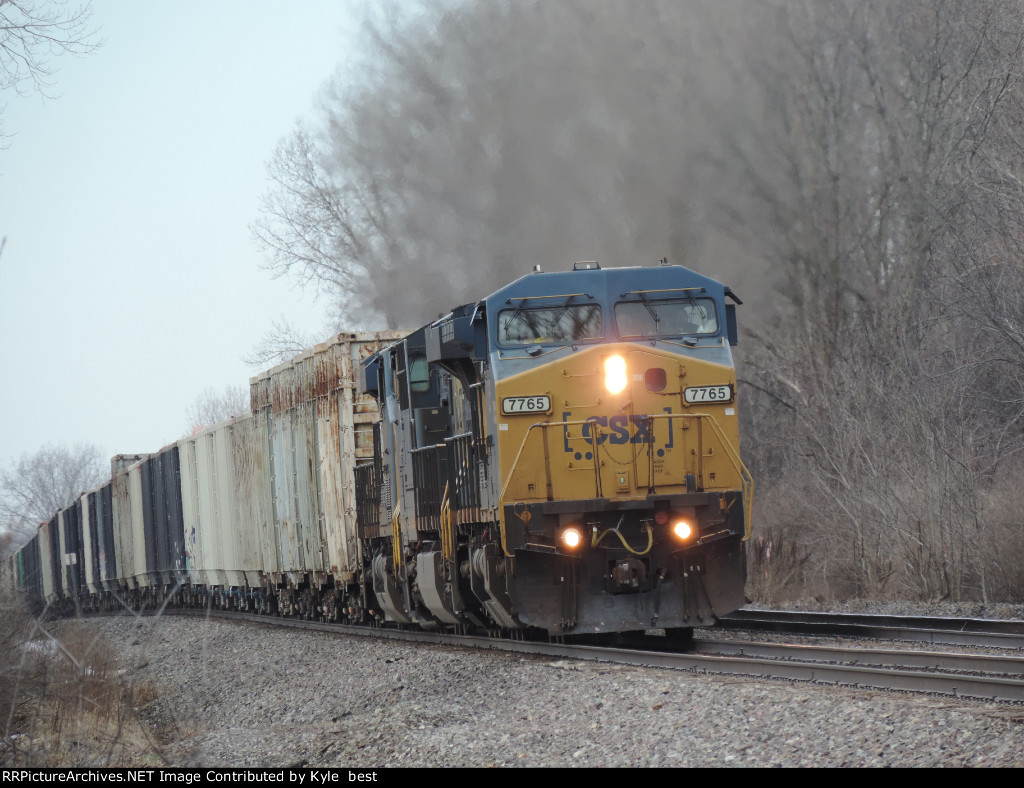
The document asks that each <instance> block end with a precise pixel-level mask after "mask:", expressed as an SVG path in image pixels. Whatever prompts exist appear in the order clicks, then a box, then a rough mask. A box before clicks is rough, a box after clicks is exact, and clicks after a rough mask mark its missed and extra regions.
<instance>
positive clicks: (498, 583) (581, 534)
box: [356, 263, 753, 635]
mask: <svg viewBox="0 0 1024 788" xmlns="http://www.w3.org/2000/svg"><path fill="white" fill-rule="evenodd" d="M739 303H740V301H739V299H738V298H736V297H735V295H733V294H732V292H731V291H730V290H729V289H728V288H726V287H724V286H723V285H722V284H720V283H718V282H715V281H714V280H712V279H709V278H708V277H705V276H702V275H700V274H697V273H695V272H693V271H690V270H688V269H686V268H683V267H681V266H674V265H667V264H663V265H661V266H657V267H646V268H601V267H600V266H599V265H598V264H596V263H578V264H576V265H575V266H574V269H573V270H572V271H570V272H562V273H542V272H540V270H539V269H538V270H536V271H535V272H534V273H532V274H529V275H527V276H524V277H522V278H521V279H518V280H517V281H515V282H513V283H511V284H510V285H508V286H506V287H504V288H502V289H501V290H499V291H497V292H496V293H494V294H493V295H491V296H489V297H488V298H485V299H483V300H482V301H479V302H476V303H472V304H467V305H465V306H462V307H459V308H457V309H455V310H454V311H452V312H451V313H450V314H448V315H446V316H444V317H443V318H440V319H439V320H437V321H435V322H433V323H431V324H430V325H427V326H424V327H423V328H421V329H419V330H418V331H415V332H413V333H411V334H409V335H408V336H407V337H406V338H405V339H404V340H402V341H400V342H398V343H396V344H393V345H391V346H389V347H387V348H384V349H382V350H380V351H378V352H377V353H376V354H375V355H373V356H372V357H371V358H370V359H368V361H367V362H366V363H365V365H364V373H365V390H366V391H367V392H369V393H371V394H373V395H374V396H375V398H376V399H377V401H378V404H379V407H380V412H381V420H380V422H379V423H378V424H377V425H376V427H375V432H374V461H373V463H372V465H367V466H364V467H362V468H358V469H357V472H356V473H357V476H356V490H357V509H358V516H357V536H358V539H359V540H360V542H361V546H362V555H363V558H364V567H365V571H364V577H363V594H362V598H363V599H364V600H366V603H367V604H368V607H369V608H371V609H372V610H373V615H375V616H377V617H378V618H380V619H383V620H386V621H394V622H399V623H403V624H416V623H418V624H420V625H421V626H426V627H434V626H438V625H440V626H449V627H455V628H459V627H465V628H475V627H481V626H482V627H488V628H502V629H504V628H509V629H514V628H523V627H536V628H540V629H545V630H547V631H548V632H550V633H552V634H554V635H571V634H584V633H602V632H621V631H629V630H643V629H651V628H664V629H665V630H666V632H668V633H670V634H672V633H688V632H690V631H691V628H692V627H693V626H700V625H707V624H712V623H714V620H715V618H716V617H718V616H721V615H724V614H726V613H729V612H732V611H733V610H735V609H736V608H738V607H740V606H741V605H742V604H743V602H744V596H743V587H744V580H745V564H744V556H743V542H744V541H745V540H746V539H747V538H748V537H749V534H750V511H751V494H752V486H753V485H752V481H751V478H750V475H749V473H748V472H747V470H746V468H745V467H744V466H743V463H742V461H741V459H740V455H739V429H738V417H737V411H736V408H737V394H736V376H735V371H734V368H733V362H732V353H731V350H730V346H731V345H735V344H736V316H735V305H736V304H739ZM374 600H375V602H376V604H374Z"/></svg>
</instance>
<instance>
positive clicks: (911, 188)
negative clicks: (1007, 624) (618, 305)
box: [718, 0, 1024, 601]
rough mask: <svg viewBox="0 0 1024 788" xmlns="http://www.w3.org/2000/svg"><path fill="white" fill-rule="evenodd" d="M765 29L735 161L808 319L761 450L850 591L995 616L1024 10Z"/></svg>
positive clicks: (782, 275)
mask: <svg viewBox="0 0 1024 788" xmlns="http://www.w3.org/2000/svg"><path fill="white" fill-rule="evenodd" d="M764 8H767V9H769V10H770V13H769V14H768V15H767V16H765V17H763V18H762V19H761V24H762V25H763V26H764V29H766V30H774V31H776V35H775V36H773V37H770V38H767V39H765V40H763V41H761V45H760V46H759V47H757V48H752V50H751V51H750V53H749V54H750V56H752V57H754V58H755V59H756V67H754V68H750V69H749V71H746V72H743V73H742V74H740V75H738V78H742V79H748V80H751V81H753V82H754V83H755V84H757V85H759V86H760V90H754V89H751V90H750V91H749V94H750V95H751V96H754V97H755V99H756V100H755V101H753V102H752V103H751V104H749V105H746V106H736V105H734V106H733V110H735V112H736V116H735V117H734V118H733V122H731V123H729V124H726V126H724V127H723V135H722V141H723V146H722V148H721V155H720V158H719V159H718V161H719V162H720V172H722V173H723V174H726V175H728V174H729V173H732V174H733V176H734V177H735V180H733V181H731V183H732V184H733V189H732V190H731V193H732V194H733V195H734V196H735V198H734V199H732V200H731V201H730V202H729V203H728V204H725V205H723V208H722V211H721V212H720V213H719V214H718V215H720V216H723V217H725V218H726V219H727V220H728V222H729V223H731V226H732V231H733V232H735V233H736V234H737V235H738V236H739V237H746V239H747V242H748V244H749V248H750V249H751V250H752V252H753V253H756V254H760V255H763V256H765V257H766V259H768V261H769V264H770V265H771V268H772V270H773V271H774V272H775V273H776V276H777V280H776V281H777V290H778V292H779V293H780V295H781V296H782V297H783V298H784V301H785V303H786V308H785V310H784V311H782V312H780V313H779V314H778V315H776V317H775V318H774V325H773V326H772V330H771V331H765V332H763V337H765V339H764V341H761V342H758V343H757V344H756V346H755V348H754V350H753V352H752V353H751V351H750V350H749V349H748V351H747V354H746V356H747V357H749V358H751V359H752V363H751V366H752V367H754V366H755V365H756V369H755V370H754V371H753V374H751V375H750V377H751V378H753V380H752V382H753V383H754V386H752V387H751V389H752V394H753V395H754V396H753V398H754V399H757V398H758V397H759V396H760V397H761V402H759V403H757V404H755V406H754V408H753V409H752V411H753V414H754V415H756V416H758V418H759V419H760V423H761V424H762V425H764V426H766V427H767V429H764V428H761V429H758V430H757V431H756V432H753V441H752V443H748V448H751V447H752V448H753V450H754V454H755V455H763V457H764V458H772V460H775V459H776V458H780V457H781V458H784V462H782V463H779V462H773V461H766V459H755V463H757V464H759V465H761V466H762V467H769V468H771V472H772V473H773V474H774V475H775V481H776V485H777V487H778V486H781V487H783V488H785V489H787V490H788V491H789V495H788V497H789V499H790V500H810V501H814V502H815V506H814V507H813V508H812V509H811V510H810V511H808V512H806V513H805V519H801V520H797V521H794V520H793V519H792V518H790V520H789V522H788V523H785V525H787V526H788V529H789V530H788V533H789V534H791V535H792V534H794V533H798V534H800V535H801V536H802V538H804V539H807V540H811V541H814V542H816V543H817V544H818V546H819V549H818V550H817V551H816V555H817V556H818V558H819V562H820V563H819V569H820V574H819V579H820V581H821V583H822V584H824V585H826V586H828V587H829V589H830V590H832V591H837V590H839V591H840V592H848V591H853V592H855V593H859V594H865V595H877V594H885V593H899V594H901V595H905V594H911V595H916V596H920V597H923V598H929V599H931V598H949V599H968V598H978V599H981V600H983V601H988V600H989V599H990V598H991V594H990V581H989V566H990V565H992V564H993V561H994V559H995V556H994V555H992V554H991V553H985V552H984V549H985V546H986V545H989V544H991V539H990V538H989V535H988V532H989V530H990V529H992V528H995V527H996V525H997V524H996V522H995V521H994V520H993V519H992V518H991V517H988V516H987V515H986V508H987V507H986V499H987V498H988V497H989V496H990V495H991V494H993V493H994V492H995V490H994V485H996V484H999V480H1000V479H1005V478H1006V477H1005V475H1004V474H1001V473H1000V472H999V471H1000V468H1001V467H1003V466H1005V465H1006V464H1007V463H1016V461H1017V457H1018V456H1019V455H1020V453H1021V452H1022V451H1024V420H1022V410H1024V408H1022V407H1021V403H1022V397H1021V383H1020V381H1021V375H1020V367H1019V366H1018V363H1017V360H1018V359H1019V358H1020V356H1019V352H1018V348H1019V343H1018V341H1017V335H1016V331H1017V327H1018V326H1019V324H1020V320H1019V315H1020V311H1019V309H1020V306H1021V303H1020V299H1019V292H1020V289H1019V283H1020V278H1019V276H1020V274H1019V271H1020V267H1019V265H1018V264H1017V263H1016V262H1015V261H1016V260H1019V257H1020V255H1019V252H1020V244H1021V240H1022V238H1024V234H1022V233H1021V227H1020V218H1019V217H1020V216H1021V214H1022V212H1024V192H1022V191H1021V189H1020V172H1021V169H1020V162H1021V160H1022V159H1021V155H1020V154H1021V149H1020V143H1019V141H1018V140H1017V135H1015V134H1012V133H1010V132H1009V130H1010V129H1013V128H1018V127H1019V126H1020V125H1021V123H1022V122H1024V105H1022V96H1024V94H1022V86H1021V84H1020V83H1019V81H1018V80H1017V79H1016V77H1015V75H1016V74H1019V73H1020V66H1021V62H1022V59H1021V53H1022V44H1024V27H1022V20H1024V4H1021V3H1020V2H1007V1H1005V0H989V1H987V2H977V3H971V4H965V3H961V2H954V1H952V0H949V1H946V2H911V1H909V0H908V2H904V3H900V4H899V5H892V4H887V3H883V2H867V3H865V2H849V1H848V0H832V2H813V3H812V2H808V3H797V2H780V3H775V4H767V5H766V6H764ZM755 119H756V123H755V122H754V120H755ZM748 374H749V373H748ZM762 392H763V394H762ZM749 423H750V422H749V421H748V424H749ZM783 425H784V426H785V430H783V429H780V428H781V427H783ZM773 426H774V429H773ZM748 434H750V433H748ZM1013 492H1014V490H1013V489H1012V488H1006V489H1003V490H1002V491H1001V493H1002V494H1012V493H1013ZM778 516H779V518H780V519H782V518H783V517H784V515H782V514H781V513H780V515H778ZM1004 585H1012V583H1009V584H1004Z"/></svg>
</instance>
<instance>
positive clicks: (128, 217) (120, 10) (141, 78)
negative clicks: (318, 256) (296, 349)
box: [0, 0, 362, 466]
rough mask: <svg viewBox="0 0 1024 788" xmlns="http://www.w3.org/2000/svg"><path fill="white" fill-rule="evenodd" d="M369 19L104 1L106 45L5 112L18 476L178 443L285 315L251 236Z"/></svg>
mask: <svg viewBox="0 0 1024 788" xmlns="http://www.w3.org/2000/svg"><path fill="white" fill-rule="evenodd" d="M361 5H362V0H301V2H294V3H287V4H283V3H280V2H275V3H272V2H270V1H269V0H205V1H203V2H200V0H179V1H178V2H175V3H160V2H156V0H145V2H142V1H140V0H93V10H94V15H93V23H94V25H96V26H99V27H100V28H101V36H102V37H103V38H104V39H105V40H106V43H105V45H104V46H103V47H102V48H101V49H100V50H99V51H97V52H96V53H95V54H92V55H90V56H88V57H84V58H74V57H69V56H63V57H61V58H57V59H55V60H52V61H51V65H54V66H56V67H57V68H58V69H59V71H58V73H57V74H56V75H55V77H54V81H55V85H54V87H53V88H51V89H50V93H51V94H53V95H55V96H56V98H55V99H53V100H44V99H43V98H41V97H39V96H35V95H33V96H29V97H27V98H20V97H17V96H14V95H7V96H0V103H4V104H6V110H5V111H4V113H3V116H2V121H3V128H4V130H5V131H6V132H7V133H9V134H13V135H14V136H13V138H12V139H10V140H8V142H9V147H7V149H5V150H2V151H0V237H2V236H6V237H7V244H6V248H5V249H4V251H3V254H2V256H0V465H4V466H6V465H7V464H8V463H9V462H10V461H11V460H12V459H14V458H15V457H17V456H19V455H20V454H22V453H26V452H33V451H35V450H36V449H37V448H39V447H40V446H42V445H44V444H47V443H57V442H65V443H68V444H73V443H77V442H80V441H86V442H91V443H95V444H97V445H99V446H100V447H101V448H102V449H104V450H105V451H106V453H107V454H110V455H113V454H118V453H130V452H148V451H155V450H157V449H159V448H160V447H161V446H163V445H165V444H167V443H169V442H171V441H173V440H175V439H177V438H178V437H180V436H181V435H182V434H183V432H184V431H185V428H186V417H185V409H186V408H187V407H188V406H189V405H190V404H191V403H192V402H193V401H194V400H195V398H196V396H197V395H198V394H199V393H200V392H202V390H203V389H204V388H206V387H210V386H212V387H214V388H216V389H217V390H222V389H223V388H224V386H225V385H227V384H247V383H248V379H249V377H250V375H252V374H253V370H251V369H250V368H248V367H246V366H245V365H244V364H243V363H242V361H241V357H242V356H243V355H244V354H245V353H246V352H248V351H249V350H251V349H252V347H253V345H255V344H256V342H257V341H258V340H259V339H260V337H261V336H262V335H263V334H264V333H265V332H266V330H267V329H269V328H270V325H271V322H272V321H273V320H274V319H275V318H277V319H279V318H281V317H282V316H283V317H285V318H287V319H288V320H289V321H291V322H292V323H294V324H295V325H296V326H297V327H298V328H299V329H301V330H303V331H316V333H317V334H320V333H322V331H321V330H320V327H321V326H322V325H324V324H325V322H326V318H325V315H326V303H317V302H315V301H314V299H313V296H312V294H303V293H301V292H299V291H298V290H297V289H295V288H294V287H293V286H291V284H290V283H289V282H287V281H284V280H277V281H275V280H273V279H272V278H271V277H270V275H269V274H268V273H267V272H266V271H264V270H263V269H262V268H261V258H260V255H259V253H258V251H257V250H256V248H255V246H254V244H253V241H252V239H251V236H250V233H249V229H248V228H249V224H250V223H251V222H253V220H254V219H255V218H256V216H257V212H258V204H259V198H260V195H261V194H262V193H263V192H264V191H265V190H266V188H267V186H268V182H267V179H266V173H265V162H266V161H267V160H268V159H269V158H270V156H271V154H272V152H273V149H274V147H275V145H276V144H277V142H278V140H279V139H281V138H282V137H283V136H285V135H286V134H287V133H288V132H289V130H290V129H291V128H292V127H293V125H294V123H295V122H296V121H297V120H299V119H300V118H302V117H304V116H308V115H309V114H311V112H312V110H313V108H314V106H315V100H316V95H317V92H318V90H319V88H320V86H321V85H322V84H323V83H324V82H325V81H326V80H327V79H328V78H329V77H330V75H331V73H332V72H333V70H334V68H335V67H336V66H337V65H338V64H339V63H340V62H341V61H342V60H343V58H344V55H345V52H346V50H347V48H348V47H352V46H358V29H359V27H358V19H357V18H356V16H355V15H356V14H357V13H358V11H359V8H360V7H361Z"/></svg>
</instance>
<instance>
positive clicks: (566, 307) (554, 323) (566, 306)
mask: <svg viewBox="0 0 1024 788" xmlns="http://www.w3.org/2000/svg"><path fill="white" fill-rule="evenodd" d="M575 297H576V294H575V293H574V294H573V295H571V296H569V297H568V298H567V299H565V303H564V304H562V308H561V309H559V310H558V314H557V315H555V319H554V320H552V321H551V329H552V331H553V330H554V328H555V326H557V325H558V321H559V320H561V319H562V315H564V314H565V313H566V312H567V311H568V310H569V303H570V302H571V301H572V300H573V299H574V298H575Z"/></svg>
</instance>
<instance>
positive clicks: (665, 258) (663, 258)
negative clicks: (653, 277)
mask: <svg viewBox="0 0 1024 788" xmlns="http://www.w3.org/2000/svg"><path fill="white" fill-rule="evenodd" d="M661 264H662V265H668V258H667V257H662V258H661Z"/></svg>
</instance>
